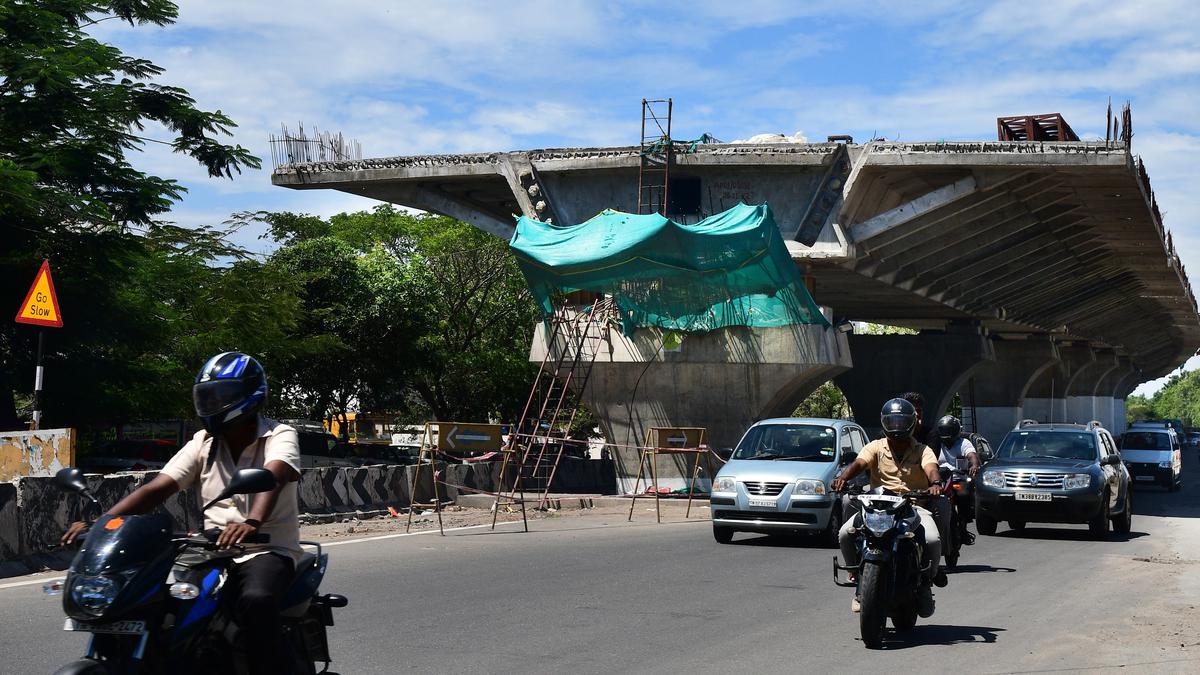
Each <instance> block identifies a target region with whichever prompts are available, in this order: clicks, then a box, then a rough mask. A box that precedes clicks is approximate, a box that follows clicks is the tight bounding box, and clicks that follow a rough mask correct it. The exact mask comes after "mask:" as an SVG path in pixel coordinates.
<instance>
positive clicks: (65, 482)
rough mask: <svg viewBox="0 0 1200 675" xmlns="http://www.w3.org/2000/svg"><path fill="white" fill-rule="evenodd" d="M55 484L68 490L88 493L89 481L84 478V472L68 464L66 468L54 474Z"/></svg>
mask: <svg viewBox="0 0 1200 675" xmlns="http://www.w3.org/2000/svg"><path fill="white" fill-rule="evenodd" d="M54 484H55V485H57V486H58V488H59V489H60V490H65V491H67V492H80V493H87V491H88V490H87V481H86V480H84V478H83V472H82V471H80V470H79V469H77V468H75V467H73V466H68V467H67V468H65V469H60V470H59V472H58V473H56V474H54Z"/></svg>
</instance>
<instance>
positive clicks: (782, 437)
mask: <svg viewBox="0 0 1200 675" xmlns="http://www.w3.org/2000/svg"><path fill="white" fill-rule="evenodd" d="M866 444H867V435H866V433H865V432H864V431H863V429H862V427H860V426H858V425H857V424H855V423H854V422H849V421H846V420H834V419H823V418H795V417H785V418H776V419H769V420H763V421H761V422H757V423H755V424H754V425H753V426H751V427H750V428H749V429H747V430H746V434H745V435H744V436H742V440H741V442H740V443H738V446H737V449H736V450H734V452H733V455H732V457H730V459H729V461H728V462H727V463H726V464H725V466H724V467H722V468H721V470H720V471H719V472H717V475H716V477H715V478H714V479H713V488H712V495H711V497H710V499H711V505H712V523H713V538H715V539H716V540H717V541H718V542H720V543H722V544H728V543H729V542H730V541H732V540H733V534H734V532H739V531H742V532H764V533H775V534H785V533H790V532H812V533H820V534H822V535H823V537H824V538H825V541H826V543H828V544H829V545H830V546H836V545H837V533H838V529H839V528H840V527H841V525H842V505H841V502H840V500H838V499H836V496H835V495H832V494H830V492H829V483H830V481H832V480H833V479H834V478H835V477H836V476H837V474H838V472H839V471H840V470H841V468H842V467H844V466H846V465H847V464H849V463H850V462H852V461H854V458H855V457H857V456H858V452H859V451H860V450H862V448H863V446H864V445H866Z"/></svg>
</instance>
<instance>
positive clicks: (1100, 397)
mask: <svg viewBox="0 0 1200 675" xmlns="http://www.w3.org/2000/svg"><path fill="white" fill-rule="evenodd" d="M1136 374H1137V369H1136V368H1134V367H1133V363H1132V362H1130V360H1129V357H1128V356H1119V357H1117V366H1116V367H1115V368H1113V369H1112V370H1110V371H1108V374H1106V375H1105V376H1104V377H1103V378H1102V379H1101V380H1100V382H1099V383H1098V384H1097V385H1096V405H1095V410H1096V419H1097V420H1099V421H1100V423H1101V424H1103V425H1104V428H1105V429H1108V430H1109V431H1110V432H1112V433H1113V434H1114V435H1115V434H1120V433H1121V432H1122V431H1124V429H1125V407H1124V404H1123V403H1122V406H1121V410H1120V414H1119V415H1118V413H1117V404H1116V394H1117V392H1118V390H1120V391H1122V392H1124V390H1123V389H1121V386H1122V385H1123V383H1124V382H1125V381H1126V380H1129V379H1132V378H1133V377H1135V376H1136ZM1135 386H1136V385H1135ZM1121 398H1122V401H1123V400H1124V394H1122V396H1121Z"/></svg>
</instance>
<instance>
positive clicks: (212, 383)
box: [192, 352, 267, 436]
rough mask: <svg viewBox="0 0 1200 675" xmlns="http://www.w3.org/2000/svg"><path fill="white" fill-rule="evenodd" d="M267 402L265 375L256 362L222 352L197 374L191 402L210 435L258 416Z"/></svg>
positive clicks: (218, 433) (235, 354)
mask: <svg viewBox="0 0 1200 675" xmlns="http://www.w3.org/2000/svg"><path fill="white" fill-rule="evenodd" d="M266 400H267V374H266V372H264V371H263V368H262V366H261V365H259V363H258V361H255V360H254V359H253V358H251V357H249V356H247V355H245V354H241V353H238V352H222V353H220V354H217V355H216V356H214V357H212V358H211V359H209V360H208V363H205V364H204V367H203V368H201V369H200V374H199V375H196V383H195V384H194V385H193V386H192V403H194V404H195V406H196V415H198V416H199V417H200V423H201V424H203V425H204V428H205V429H206V430H207V431H208V433H209V434H211V435H213V436H218V435H220V434H221V433H222V432H224V431H225V430H226V429H228V428H229V427H230V426H231V425H234V424H236V423H238V422H241V421H242V420H244V419H246V418H248V417H253V416H256V415H258V411H259V410H262V407H263V404H264V403H266Z"/></svg>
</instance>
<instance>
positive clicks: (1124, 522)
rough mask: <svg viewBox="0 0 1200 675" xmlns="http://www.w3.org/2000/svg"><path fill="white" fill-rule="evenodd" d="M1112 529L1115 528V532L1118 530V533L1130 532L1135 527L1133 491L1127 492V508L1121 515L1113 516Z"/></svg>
mask: <svg viewBox="0 0 1200 675" xmlns="http://www.w3.org/2000/svg"><path fill="white" fill-rule="evenodd" d="M1112 529H1113V532H1116V533H1118V534H1129V531H1130V530H1132V529H1133V493H1132V492H1126V493H1125V510H1124V511H1122V512H1121V515H1119V516H1117V517H1116V518H1113V520H1112Z"/></svg>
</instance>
